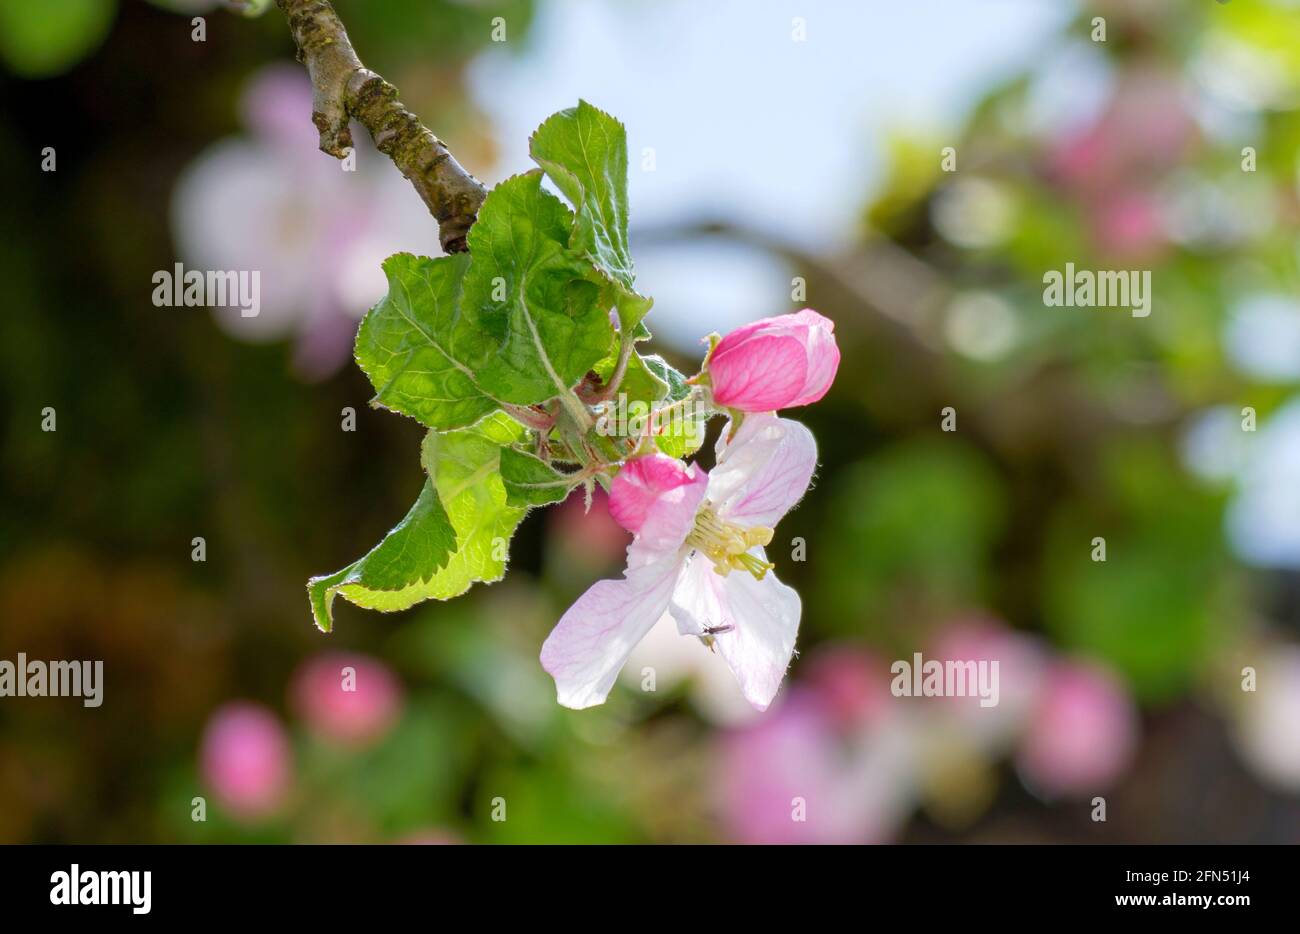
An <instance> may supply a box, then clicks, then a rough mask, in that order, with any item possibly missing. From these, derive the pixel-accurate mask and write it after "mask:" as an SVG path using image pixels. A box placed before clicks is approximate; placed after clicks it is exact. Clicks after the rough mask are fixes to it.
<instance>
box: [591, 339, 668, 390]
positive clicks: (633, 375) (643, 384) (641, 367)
mask: <svg viewBox="0 0 1300 934" xmlns="http://www.w3.org/2000/svg"><path fill="white" fill-rule="evenodd" d="M655 359H659V358H658V357H656V358H655ZM617 365H618V350H617V349H615V351H614V352H613V353H612V354H610V355H609V356H608V357H606V358H605V359H604V360H601V361H600V362H599V363H597V364H596V365H595V366H594V367H592V369H593V370H595V371H596V375H597V376H599V377H600V378H601V380H603V381H604V382H605V383H608V382H609V380H610V378H611V377H612V376H613V375H614V367H616V366H617ZM618 391H619V392H621V393H624V394H626V395H627V398H628V400H629V401H631V400H636V399H639V400H641V401H643V402H655V401H657V400H659V399H662V398H664V396H666V395H667V394H668V383H667V382H666V381H665V380H663V379H662V378H660V377H659V376H658V375H657V374H656V373H654V372H653V371H652V370H650V369H649V368H648V367H647V366H646V363H645V358H643V357H642V356H641V355H640V354H639V353H636V352H633V354H632V356H630V357H629V358H628V361H627V369H626V370H624V371H623V380H622V382H620V383H619V384H618Z"/></svg>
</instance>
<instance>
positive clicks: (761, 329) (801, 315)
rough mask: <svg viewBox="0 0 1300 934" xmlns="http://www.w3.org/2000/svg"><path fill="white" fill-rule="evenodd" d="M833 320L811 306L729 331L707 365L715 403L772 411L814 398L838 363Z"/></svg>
mask: <svg viewBox="0 0 1300 934" xmlns="http://www.w3.org/2000/svg"><path fill="white" fill-rule="evenodd" d="M834 331H835V323H834V322H833V321H831V320H830V319H829V318H826V317H823V316H822V315H819V314H818V313H817V312H815V311H813V310H812V309H811V308H805V309H804V310H803V311H800V312H798V313H797V314H793V315H779V316H777V317H775V318H764V319H763V320H761V321H755V322H754V323H752V324H747V325H745V326H744V327H742V328H737V329H736V330H734V331H732V332H731V333H730V334H728V335H727V336H726V337H724V338H723V339H722V340H721V341H719V342H718V344H717V346H716V347H714V348H713V353H711V354H710V355H709V359H708V363H707V364H706V369H707V370H708V374H709V379H710V380H711V381H712V386H713V401H714V402H716V403H717V404H718V405H721V406H725V407H726V408H729V409H738V410H740V411H742V412H775V411H776V410H777V409H787V408H790V407H792V406H796V405H808V404H809V403H811V402H816V401H817V400H818V399H820V398H821V397H822V396H824V395H826V391H827V390H828V389H830V388H831V383H832V382H833V381H834V379H835V371H836V370H837V369H839V365H840V349H839V347H838V346H836V344H835V334H834Z"/></svg>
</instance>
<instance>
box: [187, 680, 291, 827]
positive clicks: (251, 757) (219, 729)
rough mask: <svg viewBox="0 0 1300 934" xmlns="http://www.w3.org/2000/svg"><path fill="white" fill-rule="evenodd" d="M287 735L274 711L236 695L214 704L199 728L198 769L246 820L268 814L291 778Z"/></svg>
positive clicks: (219, 797)
mask: <svg viewBox="0 0 1300 934" xmlns="http://www.w3.org/2000/svg"><path fill="white" fill-rule="evenodd" d="M290 769H291V765H290V752H289V740H288V737H286V736H285V732H284V728H283V727H281V726H280V721H279V720H277V719H276V717H275V714H273V713H272V712H271V711H270V710H268V709H266V708H265V707H263V706H261V705H260V704H253V703H249V702H247V701H236V702H234V703H230V704H225V705H224V706H222V707H219V708H218V709H217V710H216V712H215V713H213V715H212V717H211V719H209V720H208V725H207V728H206V729H205V730H204V731H203V742H202V747H201V749H200V752H199V771H200V773H201V774H202V776H203V782H204V784H205V785H207V787H208V788H210V789H211V790H212V793H213V794H214V795H215V796H216V798H217V801H218V802H219V803H220V804H221V806H222V807H224V808H225V809H226V810H228V811H229V812H230V813H231V814H233V815H234V816H236V817H238V818H242V819H245V820H256V819H260V818H264V817H268V816H269V815H271V814H272V813H274V812H275V810H276V809H277V808H278V807H279V806H280V803H281V801H282V800H283V798H284V793H285V791H286V789H287V788H288V785H289V779H290Z"/></svg>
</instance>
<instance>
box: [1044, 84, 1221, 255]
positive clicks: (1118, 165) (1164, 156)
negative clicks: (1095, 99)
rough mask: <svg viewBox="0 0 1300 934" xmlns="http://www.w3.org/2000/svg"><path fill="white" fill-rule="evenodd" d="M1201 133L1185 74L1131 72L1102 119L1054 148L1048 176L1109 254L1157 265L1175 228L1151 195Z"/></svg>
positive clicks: (1096, 240)
mask: <svg viewBox="0 0 1300 934" xmlns="http://www.w3.org/2000/svg"><path fill="white" fill-rule="evenodd" d="M1197 136H1198V131H1197V125H1196V121H1195V119H1194V118H1193V116H1192V113H1191V107H1190V103H1189V97H1188V94H1187V92H1186V91H1185V89H1184V88H1183V86H1182V84H1181V82H1180V79H1179V76H1178V75H1177V74H1175V73H1172V72H1169V71H1166V70H1163V69H1162V68H1159V67H1157V66H1152V65H1140V66H1136V67H1131V68H1129V69H1127V70H1126V71H1125V72H1124V73H1123V75H1122V76H1121V78H1120V80H1119V81H1118V82H1117V84H1116V87H1115V89H1114V92H1113V93H1112V96H1111V99H1110V103H1109V104H1108V105H1107V107H1106V109H1105V110H1104V111H1103V112H1102V114H1101V116H1100V117H1099V118H1098V119H1097V121H1096V122H1094V123H1093V124H1091V125H1090V126H1088V127H1087V128H1085V129H1084V130H1082V131H1081V132H1078V133H1075V134H1072V135H1070V136H1068V137H1067V138H1065V139H1064V140H1062V141H1060V142H1058V143H1057V144H1056V145H1055V146H1054V148H1053V149H1052V150H1051V152H1050V153H1049V155H1048V158H1047V161H1048V173H1049V175H1051V176H1052V177H1053V178H1055V179H1056V180H1057V181H1059V182H1060V183H1061V184H1062V185H1063V186H1064V187H1065V188H1066V189H1067V190H1069V191H1070V192H1071V193H1072V194H1073V195H1074V197H1075V200H1077V201H1078V202H1079V204H1080V205H1081V206H1082V208H1083V210H1084V215H1085V218H1086V220H1087V223H1088V227H1089V229H1090V231H1091V234H1092V239H1093V240H1094V242H1095V243H1096V245H1097V247H1098V249H1099V250H1100V252H1101V253H1102V254H1103V255H1105V256H1110V257H1115V258H1118V259H1126V260H1129V261H1132V262H1139V261H1144V260H1145V261H1150V260H1152V259H1154V258H1156V257H1157V256H1159V255H1160V253H1161V252H1162V251H1163V250H1164V249H1165V248H1166V247H1167V246H1168V231H1167V228H1166V224H1165V222H1164V218H1163V216H1162V213H1161V211H1160V210H1159V203H1158V201H1157V200H1156V199H1155V198H1154V197H1153V196H1152V195H1151V194H1149V192H1150V191H1151V190H1152V189H1153V188H1155V187H1156V185H1157V184H1158V183H1159V182H1160V181H1161V180H1162V179H1163V178H1164V177H1165V176H1167V175H1168V174H1169V173H1170V172H1171V171H1172V170H1173V169H1175V168H1177V167H1178V166H1179V165H1180V164H1181V163H1182V162H1183V161H1184V160H1185V158H1186V157H1187V155H1188V153H1189V152H1190V151H1191V149H1192V146H1193V144H1194V143H1195V142H1196V139H1197Z"/></svg>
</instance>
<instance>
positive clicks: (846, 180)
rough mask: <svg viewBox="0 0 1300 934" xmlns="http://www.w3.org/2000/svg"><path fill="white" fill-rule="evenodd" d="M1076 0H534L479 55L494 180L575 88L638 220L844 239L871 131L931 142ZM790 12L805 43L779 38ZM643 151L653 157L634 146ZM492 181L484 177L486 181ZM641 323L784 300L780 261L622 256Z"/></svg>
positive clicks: (868, 176) (1016, 64)
mask: <svg viewBox="0 0 1300 934" xmlns="http://www.w3.org/2000/svg"><path fill="white" fill-rule="evenodd" d="M1073 12H1074V8H1073V4H1070V3H1065V2H1059V0H909V2H896V3H887V2H883V0H838V2H834V0H748V2H746V0H542V2H541V4H540V9H539V12H538V19H537V21H536V23H535V26H534V28H533V30H532V31H531V34H530V35H529V37H528V39H527V41H526V42H525V43H524V44H523V45H522V47H520V46H518V45H515V44H514V43H513V40H511V43H510V47H509V49H508V50H507V49H503V50H502V52H500V53H489V54H487V55H485V56H483V57H482V58H481V59H480V60H479V62H477V63H476V65H475V67H474V69H473V72H472V75H471V84H472V87H473V89H474V92H475V96H476V98H477V99H478V101H479V102H480V105H481V106H482V107H483V108H484V110H485V111H486V112H487V113H488V114H489V115H491V117H492V119H493V122H494V123H495V125H496V127H497V128H498V130H499V135H500V142H501V152H502V158H501V161H500V163H499V165H500V169H501V173H502V174H512V173H513V172H516V171H519V170H521V169H522V168H524V167H526V166H527V165H529V162H528V154H527V140H528V136H529V134H530V133H531V131H532V130H533V129H534V128H535V127H536V126H537V124H538V123H540V122H541V120H542V119H544V118H545V117H546V116H547V115H549V114H550V113H552V112H554V111H556V110H559V109H562V108H564V107H567V106H571V105H572V104H574V103H575V102H576V101H577V99H578V98H579V97H584V98H586V99H587V100H590V101H591V102H592V103H593V104H596V105H597V106H599V107H602V108H603V109H605V110H608V111H610V112H611V113H613V114H615V115H616V116H618V117H620V118H621V119H622V120H623V121H624V122H625V123H626V124H627V127H628V137H629V149H630V152H631V161H632V166H631V173H630V180H629V192H630V198H631V217H632V228H633V237H634V247H635V246H636V243H635V234H636V229H637V227H638V226H646V225H650V226H661V225H670V224H672V223H674V222H680V221H682V220H689V219H690V218H692V217H697V216H703V215H707V216H721V217H725V218H729V219H732V220H735V221H739V222H741V223H744V224H747V225H754V226H756V227H759V228H761V229H763V230H766V231H769V232H776V233H779V234H780V235H781V236H782V237H784V238H786V239H788V240H790V241H791V242H792V243H795V244H797V245H800V246H804V247H811V248H814V249H833V248H834V247H835V246H837V245H840V244H842V243H843V242H845V241H846V240H847V239H849V238H851V237H852V236H853V234H854V225H855V224H856V222H857V218H858V216H859V212H860V210H861V207H862V205H863V203H864V202H865V200H866V198H867V197H868V195H869V194H870V192H871V191H872V190H873V187H874V186H875V185H876V184H877V183H878V182H879V177H880V171H881V169H882V164H883V163H882V159H883V155H884V151H883V141H884V139H885V138H886V135H887V133H888V132H889V131H890V129H891V128H896V127H900V126H907V127H913V128H921V129H923V130H927V131H932V132H934V133H936V134H938V135H939V136H940V137H941V136H942V133H943V132H944V131H945V129H949V128H955V127H957V126H958V125H959V124H960V122H961V119H962V118H963V116H964V115H965V114H966V113H967V111H968V110H969V108H970V107H971V105H972V104H973V103H974V102H975V101H976V100H977V99H978V98H979V96H980V95H981V94H982V93H983V92H984V91H986V90H987V89H988V87H989V85H990V84H991V83H992V82H993V81H995V80H997V79H998V78H1000V77H1002V76H1005V75H1007V74H1010V73H1014V72H1016V71H1017V70H1018V69H1019V68H1022V67H1023V66H1024V65H1025V64H1026V63H1027V62H1029V61H1030V60H1031V59H1032V58H1033V57H1034V55H1035V53H1036V52H1038V51H1040V50H1041V47H1042V44H1043V43H1044V41H1045V40H1046V39H1047V38H1048V37H1050V36H1052V35H1053V34H1055V33H1056V32H1057V31H1058V30H1059V28H1060V25H1061V24H1062V22H1064V21H1065V20H1067V19H1068V18H1069V17H1070V16H1071V15H1072V14H1073ZM796 17H801V18H802V19H803V22H804V24H805V28H806V39H805V41H802V42H796V41H793V39H792V31H793V29H794V28H795V24H794V20H795V18H796ZM647 147H650V148H653V149H654V155H655V169H654V171H643V170H642V169H641V164H640V163H641V155H642V153H643V150H644V149H645V148H647ZM492 180H493V181H495V180H496V179H492ZM637 258H638V262H639V270H640V275H641V282H642V285H643V288H644V289H645V290H646V291H648V292H650V293H651V294H653V295H655V297H656V299H657V305H656V313H655V316H654V317H655V320H656V321H657V323H658V324H657V330H658V332H659V333H660V334H661V335H662V336H663V337H665V338H667V339H669V340H671V341H673V342H675V343H677V344H679V345H681V346H685V345H686V344H687V343H689V342H691V341H693V340H694V339H695V337H697V336H698V335H694V330H698V326H697V322H699V321H700V320H702V317H707V319H708V322H709V327H708V329H713V328H715V327H716V328H718V329H724V330H725V329H726V328H727V327H730V326H733V325H735V324H737V323H740V322H742V321H745V320H750V319H753V318H757V317H762V316H763V315H767V314H773V313H779V312H781V311H785V310H789V309H788V307H787V306H788V304H789V295H788V292H789V284H788V275H787V273H786V272H785V271H784V270H782V269H780V268H779V267H777V266H775V265H774V264H772V263H771V262H770V261H765V260H764V259H763V258H761V257H754V256H753V255H752V254H750V253H749V251H747V250H743V249H727V248H723V247H720V246H715V245H708V246H702V245H700V244H692V245H690V246H688V247H674V248H671V249H655V250H652V251H645V250H638V251H637Z"/></svg>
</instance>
